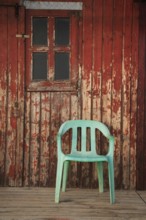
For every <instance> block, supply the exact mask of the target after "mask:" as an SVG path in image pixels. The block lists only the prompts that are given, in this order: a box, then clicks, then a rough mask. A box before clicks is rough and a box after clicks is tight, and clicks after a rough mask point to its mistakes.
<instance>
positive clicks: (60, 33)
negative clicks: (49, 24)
mask: <svg viewBox="0 0 146 220" xmlns="http://www.w3.org/2000/svg"><path fill="white" fill-rule="evenodd" d="M69 23H70V21H69V18H56V19H55V45H69V26H70V24H69Z"/></svg>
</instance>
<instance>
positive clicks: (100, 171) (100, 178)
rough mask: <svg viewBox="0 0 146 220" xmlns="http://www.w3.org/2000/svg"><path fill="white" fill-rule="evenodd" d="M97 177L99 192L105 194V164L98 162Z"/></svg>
mask: <svg viewBox="0 0 146 220" xmlns="http://www.w3.org/2000/svg"><path fill="white" fill-rule="evenodd" d="M97 175H98V184H99V192H103V191H104V189H103V184H104V182H103V163H102V162H97Z"/></svg>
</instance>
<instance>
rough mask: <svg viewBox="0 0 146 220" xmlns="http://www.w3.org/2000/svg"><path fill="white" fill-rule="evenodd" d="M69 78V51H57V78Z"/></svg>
mask: <svg viewBox="0 0 146 220" xmlns="http://www.w3.org/2000/svg"><path fill="white" fill-rule="evenodd" d="M68 79H69V53H66V52H56V53H55V80H68Z"/></svg>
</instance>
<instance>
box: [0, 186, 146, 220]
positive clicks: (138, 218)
mask: <svg viewBox="0 0 146 220" xmlns="http://www.w3.org/2000/svg"><path fill="white" fill-rule="evenodd" d="M54 192H55V190H54V188H0V198H1V200H0V220H19V219H21V220H49V219H51V220H80V219H85V220H95V219H96V220H112V219H114V220H124V219H130V220H144V219H145V216H146V200H145V199H146V192H145V191H142V192H135V191H122V190H121V191H116V203H115V204H113V205H111V204H110V202H109V192H104V193H98V191H97V190H91V189H90V190H83V189H68V190H67V192H65V193H62V194H61V201H60V203H59V204H55V203H54Z"/></svg>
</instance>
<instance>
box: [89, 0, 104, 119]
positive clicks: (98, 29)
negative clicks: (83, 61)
mask: <svg viewBox="0 0 146 220" xmlns="http://www.w3.org/2000/svg"><path fill="white" fill-rule="evenodd" d="M93 3H94V4H93V58H94V74H93V82H92V85H93V97H92V102H93V103H92V106H93V120H99V121H101V81H102V68H101V67H102V64H101V63H102V37H103V36H102V28H103V27H102V22H103V21H102V19H103V16H102V13H103V8H102V7H103V1H102V0H99V1H96V0H94V2H93Z"/></svg>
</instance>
